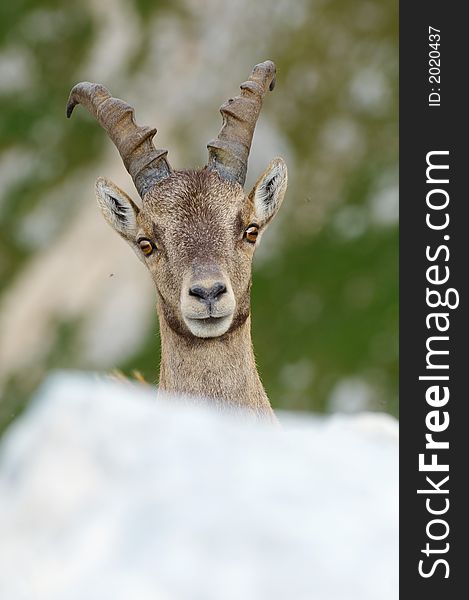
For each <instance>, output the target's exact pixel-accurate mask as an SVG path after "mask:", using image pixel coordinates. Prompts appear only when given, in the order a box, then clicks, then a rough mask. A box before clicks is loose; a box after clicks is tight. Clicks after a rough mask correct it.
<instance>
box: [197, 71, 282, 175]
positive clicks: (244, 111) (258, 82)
mask: <svg viewBox="0 0 469 600" xmlns="http://www.w3.org/2000/svg"><path fill="white" fill-rule="evenodd" d="M274 86H275V64H274V63H273V62H272V61H271V60H266V61H265V62H263V63H260V64H258V65H256V66H255V67H254V69H253V70H252V73H251V75H250V77H249V79H248V81H245V82H244V83H242V84H241V86H240V88H241V95H239V96H236V97H235V98H230V99H229V100H228V101H227V102H225V103H224V104H223V105H222V106H221V108H220V113H221V115H222V117H223V124H222V127H221V129H220V133H219V134H218V137H217V138H216V139H215V140H213V141H211V142H209V143H208V144H207V148H208V156H209V159H208V165H207V167H208V168H209V169H213V170H215V171H217V172H218V173H219V174H220V175H221V176H222V177H223V178H225V179H229V180H231V181H237V182H238V183H240V184H241V185H244V182H245V180H246V173H247V169H248V158H249V151H250V149H251V142H252V136H253V135H254V129H255V127H256V122H257V119H258V117H259V113H260V112H261V108H262V101H263V99H264V95H265V94H266V92H267V90H273V89H274Z"/></svg>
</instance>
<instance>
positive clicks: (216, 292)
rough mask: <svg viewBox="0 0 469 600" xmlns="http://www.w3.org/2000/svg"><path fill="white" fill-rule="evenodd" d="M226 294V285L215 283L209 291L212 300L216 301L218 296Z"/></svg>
mask: <svg viewBox="0 0 469 600" xmlns="http://www.w3.org/2000/svg"><path fill="white" fill-rule="evenodd" d="M225 292H226V285H225V284H224V283H215V285H212V287H211V288H210V290H209V294H210V298H213V300H216V299H217V298H218V296H221V295H222V294H224V293H225Z"/></svg>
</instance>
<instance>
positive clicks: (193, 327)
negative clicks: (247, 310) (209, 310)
mask: <svg viewBox="0 0 469 600" xmlns="http://www.w3.org/2000/svg"><path fill="white" fill-rule="evenodd" d="M184 320H185V322H186V325H187V327H188V328H189V330H190V332H191V333H192V335H195V336H196V337H200V338H213V337H219V336H221V335H223V334H224V333H226V332H227V331H228V329H229V328H230V325H231V322H232V320H233V315H232V314H230V315H226V316H224V317H213V316H212V317H201V318H188V317H185V319H184Z"/></svg>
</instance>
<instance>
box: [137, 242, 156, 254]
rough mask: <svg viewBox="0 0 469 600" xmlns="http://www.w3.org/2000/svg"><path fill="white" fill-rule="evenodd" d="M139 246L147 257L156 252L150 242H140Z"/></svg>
mask: <svg viewBox="0 0 469 600" xmlns="http://www.w3.org/2000/svg"><path fill="white" fill-rule="evenodd" d="M138 245H139V246H140V250H141V251H142V252H143V254H145V256H150V254H151V253H152V252H153V250H154V246H153V244H152V243H151V242H150V240H139V241H138Z"/></svg>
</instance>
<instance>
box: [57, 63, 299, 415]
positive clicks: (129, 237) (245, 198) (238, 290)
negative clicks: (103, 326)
mask: <svg viewBox="0 0 469 600" xmlns="http://www.w3.org/2000/svg"><path fill="white" fill-rule="evenodd" d="M274 84H275V65H274V63H273V62H271V61H266V62H263V63H261V64H259V65H257V66H256V67H254V69H253V71H252V73H251V76H250V77H249V80H248V81H246V82H245V83H243V84H242V85H241V94H240V95H239V96H236V97H235V98H230V99H229V100H228V101H227V102H226V103H224V104H223V105H222V107H221V109H220V112H221V114H222V117H223V125H222V128H221V130H220V133H219V134H218V137H217V138H216V139H215V140H213V141H211V142H210V143H209V144H208V146H207V147H208V164H207V166H205V167H204V168H203V169H201V170H194V171H191V170H189V171H173V170H172V169H171V167H170V165H169V163H168V160H167V158H166V155H167V151H166V150H157V149H156V148H155V147H154V145H153V142H152V139H153V137H154V135H155V133H156V129H151V128H149V127H141V126H139V125H137V124H136V122H135V118H134V110H133V108H132V107H131V106H129V105H128V104H126V103H125V102H123V101H122V100H118V99H117V98H112V97H111V95H110V93H109V92H108V91H107V90H106V88H105V87H103V86H102V85H99V84H95V83H88V82H83V83H79V84H77V85H76V86H75V87H74V88H73V89H72V91H71V93H70V97H69V100H68V104H67V116H68V117H70V115H71V114H72V111H73V109H74V107H75V106H76V105H77V104H82V105H83V106H84V107H85V108H87V109H88V111H89V112H90V113H91V114H92V115H93V116H94V117H95V119H96V120H97V121H98V123H99V124H100V125H101V126H102V127H103V128H104V129H105V130H106V132H107V133H108V135H109V137H110V138H111V140H112V141H113V142H114V144H115V145H116V147H117V149H118V150H119V153H120V155H121V157H122V160H123V161H124V165H125V167H126V169H127V171H128V172H129V174H130V176H131V177H132V179H133V181H134V184H135V187H136V188H137V191H138V193H139V195H140V197H141V199H142V203H141V204H142V205H141V208H140V207H138V206H137V205H136V204H135V203H134V202H133V200H131V198H129V196H127V194H125V193H124V192H123V191H122V190H120V189H119V188H118V187H117V186H116V185H115V184H114V183H112V182H111V181H109V180H108V179H104V178H99V179H98V180H97V182H96V195H97V200H98V204H99V207H100V208H101V211H102V212H103V215H104V218H105V219H106V221H107V222H108V223H109V224H110V225H111V226H112V227H113V228H114V229H115V230H116V231H117V233H119V234H120V235H121V236H122V237H123V238H124V239H125V240H126V241H127V242H128V243H129V244H130V245H131V246H132V248H133V249H134V251H135V252H136V254H137V256H138V257H139V258H140V260H141V261H142V262H143V263H144V264H145V265H146V266H147V268H148V269H149V271H150V273H151V276H152V278H153V281H154V283H155V285H156V292H157V299H158V301H157V312H158V317H159V322H160V333H161V366H160V381H159V386H160V389H162V390H165V391H168V392H171V393H175V394H178V395H184V396H187V395H189V396H196V397H199V398H207V399H209V400H213V401H214V402H215V403H216V404H217V405H219V406H226V407H235V408H238V407H239V408H245V409H247V410H248V411H250V412H251V413H254V414H255V415H256V416H259V417H260V418H267V419H268V420H269V419H272V420H274V419H275V417H274V413H273V411H272V408H271V406H270V402H269V399H268V398H267V395H266V393H265V391H264V388H263V386H262V383H261V381H260V378H259V375H258V373H257V369H256V364H255V359H254V353H253V349H252V343H251V332H250V289H251V262H252V258H253V255H254V251H255V249H256V246H257V245H258V244H259V241H260V238H261V236H262V233H263V232H264V231H265V229H266V227H267V225H268V224H269V223H270V221H271V220H272V218H273V217H274V215H275V214H276V212H277V210H278V209H279V207H280V205H281V203H282V200H283V197H284V194H285V190H286V187H287V168H286V165H285V162H284V161H283V160H282V159H281V158H275V159H274V160H273V161H272V162H271V163H270V164H269V166H268V167H267V169H266V171H264V173H263V174H262V175H261V177H260V178H259V179H258V181H257V183H256V185H255V186H254V188H253V189H252V191H251V192H250V193H249V195H246V194H245V193H244V191H243V185H244V182H245V179H246V171H247V163H248V156H249V150H250V147H251V142H252V137H253V133H254V128H255V126H256V121H257V118H258V116H259V113H260V110H261V107H262V101H263V98H264V95H265V93H266V92H267V90H268V89H270V90H272V89H273V87H274Z"/></svg>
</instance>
